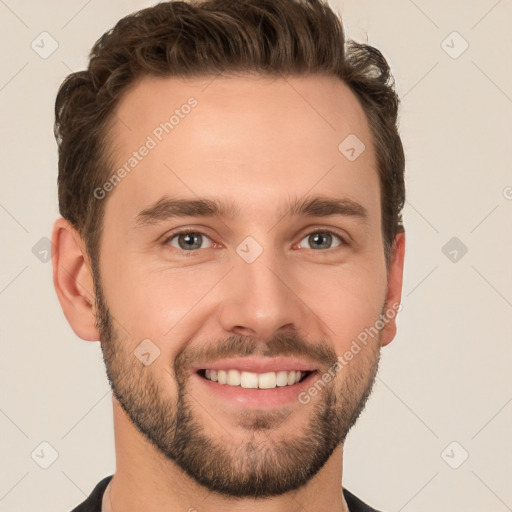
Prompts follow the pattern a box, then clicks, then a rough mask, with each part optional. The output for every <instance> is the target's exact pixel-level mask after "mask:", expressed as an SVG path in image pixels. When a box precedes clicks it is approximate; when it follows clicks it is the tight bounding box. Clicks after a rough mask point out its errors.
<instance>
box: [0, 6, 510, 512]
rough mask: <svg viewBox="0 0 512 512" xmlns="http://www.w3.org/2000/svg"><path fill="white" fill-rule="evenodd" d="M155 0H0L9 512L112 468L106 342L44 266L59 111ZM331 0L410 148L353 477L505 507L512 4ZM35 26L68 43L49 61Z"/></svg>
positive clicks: (377, 495)
mask: <svg viewBox="0 0 512 512" xmlns="http://www.w3.org/2000/svg"><path fill="white" fill-rule="evenodd" d="M151 4H152V3H151V2H143V1H137V0H130V1H121V0H114V1H110V2H99V1H98V0H89V1H83V0H73V1H67V2H57V1H43V2H35V1H32V2H28V1H25V2H23V1H16V0H0V20H1V31H0V40H1V47H2V52H1V57H0V59H1V69H0V105H1V112H2V116H1V127H0V129H1V137H0V140H1V141H2V151H1V169H2V170H1V173H2V174H1V187H0V225H1V228H2V241H3V250H2V251H0V255H1V264H0V273H1V274H0V308H1V309H0V310H1V315H2V317H1V322H0V336H1V356H0V368H1V397H0V429H1V436H0V460H1V461H2V462H1V464H0V468H1V473H0V510H1V511H2V512H15V511H16V512H28V511H33V510H38V511H41V512H46V511H48V512H50V511H58V510H61V511H65V510H70V509H71V508H73V507H74V506H76V505H77V504H78V503H79V502H81V501H82V500H83V499H84V498H85V497H86V496H87V495H88V494H89V493H90V491H91V490H92V488H93V487H94V486H95V485H96V483H97V482H98V481H99V480H100V479H101V478H103V477H104V476H106V475H109V474H112V473H113V472H114V470H115V458H114V444H113V441H114V438H113V424H112V417H111V414H112V403H111V393H110V388H109V386H108V382H107V379H106V376H105V371H104V367H103V363H102V359H101V353H100V347H99V343H91V342H85V341H82V340H80V339H78V338H77V337H76V336H75V334H74V333H73V331H72V330H71V328H70V327H69V325H68V324H67V322H66V320H65V318H64V315H63V314H62V312H61V308H60V305H59V303H58V301H57V297H56V295H55V292H54V289H53V284H52V269H51V263H50V262H49V261H47V262H44V259H45V252H44V251H45V247H47V246H45V243H46V244H47V241H45V240H44V237H48V238H50V236H51V227H52V224H53V221H54V219H55V218H56V217H57V216H58V208H57V188H56V177H57V170H56V169H57V153H56V144H55V141H54V139H53V133H52V129H53V105H54V100H55V95H56V92H57V88H58V86H59V84H60V83H61V81H62V80H63V79H64V77H65V76H66V75H67V74H68V73H70V72H71V71H76V70H79V69H83V68H84V67H85V65H86V62H87V54H88V51H89V49H90V47H91V46H92V44H93V42H94V41H95V40H96V39H97V38H98V37H99V36H100V35H101V34H102V33H103V32H104V31H105V30H107V29H109V28H111V27H112V26H113V24H114V23H115V22H116V21H117V20H118V19H119V18H121V17H122V16H124V15H125V14H128V13H129V12H131V11H134V10H138V9H139V8H142V7H145V6H149V5H151ZM331 5H332V6H333V7H334V8H335V10H337V11H338V12H341V14H342V16H343V20H344V24H345V28H346V31H347V35H348V36H349V37H352V38H354V39H356V40H358V41H362V42H366V41H367V42H369V43H370V44H372V45H374V46H377V47H378V48H379V49H380V50H381V51H382V52H383V53H384V55H385V56H386V58H387V59H388V61H389V62H390V64H391V66H392V70H393V73H394V76H395V78H396V81H397V90H398V92H399V94H400V97H401V98H402V107H401V115H400V119H401V122H400V129H401V133H402V137H403V142H404V146H405V151H406V157H407V168H406V184H407V204H406V207H405V213H404V219H405V224H406V231H407V254H406V265H405V282H404V293H403V310H402V312H401V313H400V314H399V318H398V329H399V332H398V335H397V337H396V339H395V340H394V341H393V342H392V343H391V345H389V346H388V347H387V348H385V349H384V352H383V357H382V365H381V371H380V374H379V376H378V380H377V383H376V387H375V391H374V394H373V395H372V398H371V400H370V402H369V404H368V406H367V409H366V411H365V412H364V413H363V415H362V416H361V418H360V420H359V422H358V424H357V426H356V427H355V428H354V430H353V431H352V432H351V433H350V435H349V438H348V441H347V445H346V449H345V468H344V481H343V483H344V485H345V487H347V488H348V489H350V490H351V491H352V492H354V493H356V494H357V495H360V496H361V497H362V498H363V499H364V500H365V501H367V502H368V503H370V504H372V505H374V506H376V507H377V508H381V509H383V510H386V511H402V510H403V511H406V512H413V511H417V512H423V511H429V512H430V511H432V510H450V511H481V510H485V511H496V512H501V511H506V510H512V487H511V486H510V481H511V476H512V438H511V436H510V433H508V434H506V432H509V430H510V428H509V427H510V424H511V419H512V404H511V401H512V386H511V383H510V371H509V367H510V364H511V355H512V343H511V341H512V340H511V335H510V326H511V319H512V315H511V313H512V270H511V262H512V241H511V238H512V237H511V233H512V229H511V227H512V223H511V220H512V172H511V165H510V160H511V159H510V156H511V151H510V145H511V141H512V137H511V135H512V133H511V132H512V129H511V127H512V116H511V114H512V38H511V37H510V20H511V19H512V3H511V1H510V0H500V1H496V0H478V1H474V2H467V1H462V0H458V1H451V2H444V1H441V0H435V1H429V2H427V1H426V0H423V1H420V0H417V1H415V2H414V1H412V0H393V1H387V2H383V1H382V0H364V1H362V0H357V1H356V0H347V1H344V2H334V1H332V2H331ZM454 31H456V32H457V33H458V34H453V32H454ZM42 32H48V33H49V34H50V35H51V38H53V39H54V40H55V41H56V42H57V43H58V48H57V49H56V51H55V52H54V53H53V54H51V55H49V56H46V55H44V56H46V57H47V58H42V57H41V56H40V54H41V53H42V54H44V53H45V52H49V51H50V50H51V49H52V46H51V45H52V44H55V43H52V40H51V38H50V37H49V36H47V35H42V36H41V35H40V34H41V33H42ZM443 41H444V42H443ZM465 42H467V44H468V45H469V46H468V48H467V50H466V51H464V52H463V53H461V51H462V50H463V49H464V47H465V44H466V43H465ZM31 44H33V45H34V47H35V48H37V52H36V50H35V49H33V48H32V47H31ZM38 52H39V53H38ZM455 57H456V58H455ZM453 237H456V240H452V241H451V242H450V243H449V245H448V246H446V244H447V243H448V242H449V241H450V240H451V239H452V238H453ZM41 239H43V241H41ZM462 244H463V245H464V246H465V247H466V248H467V253H465V254H463V246H462ZM445 246H446V247H445ZM34 247H35V249H33V248H34ZM443 247H445V249H443ZM454 251H455V252H454ZM41 260H43V261H41ZM453 260H455V261H453ZM507 425H509V427H508V428H507ZM42 442H46V443H49V444H50V445H51V447H53V448H50V447H48V446H47V445H42V446H41V443H42ZM453 442H456V444H452V443H453ZM52 450H55V451H56V452H57V454H58V458H57V459H56V460H55V461H54V462H53V463H52V464H51V465H50V466H49V467H48V468H47V469H43V468H42V467H41V466H40V465H41V464H43V465H45V464H49V463H50V462H51V456H52V453H53V452H52ZM466 453H467V454H468V458H467V460H465V461H464V462H463V463H462V464H461V462H462V461H463V459H464V457H465V456H466ZM459 464H460V466H459ZM451 466H453V467H456V466H459V467H458V468H457V469H453V467H451Z"/></svg>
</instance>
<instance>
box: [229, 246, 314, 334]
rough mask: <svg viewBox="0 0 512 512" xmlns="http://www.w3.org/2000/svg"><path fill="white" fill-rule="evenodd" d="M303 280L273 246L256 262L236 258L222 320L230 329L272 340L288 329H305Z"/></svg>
mask: <svg viewBox="0 0 512 512" xmlns="http://www.w3.org/2000/svg"><path fill="white" fill-rule="evenodd" d="M301 294H302V293H301V288H300V284H299V283H297V282H296V280H294V278H293V276H292V273H291V272H290V271H289V270H288V271H287V269H286V261H283V260H281V261H278V259H277V257H276V255H275V253H274V254H273V253H272V252H271V251H270V250H266V251H263V253H262V254H261V255H260V256H259V257H258V258H257V259H256V260H255V261H253V262H252V263H248V262H246V261H244V260H243V259H242V258H235V262H234V268H233V269H232V270H231V272H229V275H228V276H227V278H226V279H225V280H223V288H222V298H221V301H220V312H219V316H220V322H221V325H222V327H223V329H224V330H225V331H226V332H230V333H233V334H237V335H243V336H252V337H255V338H258V339H261V340H268V339H270V338H272V336H274V335H275V334H276V333H278V332H281V331H285V330H302V329H304V328H305V327H304V325H303V324H304V322H305V319H307V318H308V317H310V316H311V315H310V314H309V315H308V314H307V312H308V308H307V306H306V305H305V304H304V302H303V301H302V300H301V298H300V296H301Z"/></svg>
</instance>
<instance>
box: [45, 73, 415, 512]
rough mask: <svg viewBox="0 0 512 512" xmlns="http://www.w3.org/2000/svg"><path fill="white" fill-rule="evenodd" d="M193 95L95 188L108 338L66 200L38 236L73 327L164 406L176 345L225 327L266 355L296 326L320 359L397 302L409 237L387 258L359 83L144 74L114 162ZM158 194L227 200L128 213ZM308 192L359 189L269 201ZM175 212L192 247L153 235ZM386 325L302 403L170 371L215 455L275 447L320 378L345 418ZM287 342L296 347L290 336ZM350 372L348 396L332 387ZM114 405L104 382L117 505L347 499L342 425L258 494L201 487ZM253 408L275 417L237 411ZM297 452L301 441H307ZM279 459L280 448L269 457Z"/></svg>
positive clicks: (307, 505)
mask: <svg viewBox="0 0 512 512" xmlns="http://www.w3.org/2000/svg"><path fill="white" fill-rule="evenodd" d="M191 96H193V97H194V98H196V99H197V101H198V105H197V107H195V108H194V109H193V110H192V111H191V113H190V114H189V115H187V116H186V117H185V118H184V119H181V120H180V123H179V125H178V126H176V127H175V128H174V129H173V131H172V132H171V133H170V134H168V135H166V136H165V137H164V139H163V140H162V142H160V143H159V144H158V145H157V147H156V148H155V149H153V150H152V151H151V152H150V153H149V155H148V156H147V157H145V158H144V159H143V160H142V161H141V162H140V163H138V165H137V166H136V168H134V169H133V170H132V171H131V172H130V174H129V175H127V176H126V177H125V178H124V179H123V180H122V181H121V183H119V184H118V185H117V186H116V187H115V188H114V190H112V191H110V192H108V194H107V196H106V198H105V199H103V200H105V201H107V203H106V210H105V218H104V229H103V232H102V246H101V251H100V261H99V268H100V272H101V293H102V297H101V299H102V300H103V301H104V306H105V308H106V306H107V305H108V314H109V315H110V316H109V318H110V319H111V320H112V322H113V323H112V325H111V327H112V330H113V331H114V332H111V333H110V334H111V335H112V339H111V340H109V339H107V338H106V336H107V332H106V329H105V328H103V329H102V328H101V326H100V327H98V325H97V322H96V320H97V317H96V315H98V316H99V317H101V316H102V314H103V315H105V309H104V310H103V311H101V301H100V307H98V303H97V302H95V300H94V294H95V289H94V281H93V275H92V270H91V262H90V260H89V257H88V255H87V252H86V250H85V244H84V242H83V240H82V238H81V237H80V235H79V233H77V232H76V231H75V230H74V229H73V228H72V226H71V225H70V224H69V223H68V222H67V221H66V220H64V219H62V218H61V219H58V220H57V221H56V222H55V225H54V229H53V238H52V242H53V244H54V246H55V251H54V257H53V266H54V284H55V288H56V291H57V295H58V298H59V301H60V303H61V305H62V308H63V311H64V314H65V316H66V318H67V320H68V322H69V323H70V325H71V327H72V328H73V330H74V332H75V333H76V334H77V335H78V336H79V337H80V338H82V339H84V340H90V341H97V340H99V339H100V338H101V339H102V349H103V352H104V357H105V361H106V365H107V373H108V374H109V379H110V380H111V382H112V380H114V381H117V385H118V389H121V390H125V391H126V393H129V392H130V389H132V390H133V386H141V388H140V389H138V391H141V392H142V391H143V389H142V387H143V386H146V388H145V389H148V388H147V386H151V385H153V386H154V389H152V388H149V389H152V391H154V392H155V395H151V396H148V397H145V399H146V401H144V400H143V399H142V398H141V399H140V404H138V405H140V406H141V407H145V406H146V405H145V404H146V403H148V402H149V403H151V405H152V406H153V407H160V409H159V410H160V412H161V411H164V412H165V411H167V409H163V407H164V405H165V406H169V408H170V409H169V411H168V412H169V414H171V415H172V411H174V410H175V406H176V403H177V400H178V387H179V386H178V381H177V379H178V376H177V374H176V371H175V370H176V363H177V359H178V361H182V359H180V357H179V356H180V354H182V355H183V354H188V355H189V356H190V358H189V359H185V360H186V361H188V362H190V363H191V362H197V361H198V360H199V359H194V357H193V356H194V355H197V356H198V357H199V356H203V355H205V354H206V353H207V352H205V351H206V350H207V349H208V350H210V352H208V353H209V354H216V349H217V347H219V346H220V345H221V343H223V342H225V341H226V340H228V339H231V338H232V339H233V340H236V341H237V342H239V343H240V344H242V343H243V340H248V341H247V343H248V345H247V346H248V347H251V349H254V354H263V353H264V351H265V350H267V351H269V350H270V351H272V350H274V352H271V353H272V355H273V356H277V355H281V354H284V350H285V347H286V344H285V343H281V342H280V340H281V339H282V338H281V337H283V336H284V339H286V337H287V336H290V338H289V339H290V340H293V339H294V338H293V336H294V335H295V336H297V340H296V341H297V345H293V346H297V347H299V346H300V347H303V348H304V350H305V351H306V353H307V354H310V355H311V359H312V360H313V361H315V362H317V363H318V367H319V369H321V370H323V371H325V370H326V369H327V365H326V361H327V359H326V360H320V359H319V358H318V359H315V354H317V352H315V351H314V347H321V348H323V349H324V352H325V353H326V354H330V355H336V356H342V355H343V354H344V353H345V352H346V351H347V350H349V348H350V346H351V343H352V341H353V340H354V339H356V338H357V336H358V334H359V333H361V332H362V331H364V329H365V328H368V327H370V326H372V325H374V324H375V322H376V320H377V319H378V318H379V314H381V313H382V312H383V311H384V310H385V309H386V308H389V307H391V306H390V305H391V304H398V303H399V302H400V299H401V290H402V276H403V262H404V251H405V234H404V233H403V232H402V233H399V234H398V235H397V236H396V238H395V242H394V245H393V252H392V257H391V265H390V268H389V271H387V269H386V266H385V259H384V253H383V241H382V232H381V202H380V192H379V179H378V174H377V167H376V158H375V152H374V147H373V143H372V138H371V134H370V129H369V126H368V123H367V120H366V117H365V115H364V112H363V110H362V108H361V106H360V105H359V103H358V101H357V99H356V97H355V95H354V94H353V93H352V92H351V91H350V89H349V88H348V87H347V86H346V85H345V84H343V83H342V82H341V81H339V80H338V79H335V78H332V77H325V76H317V75H309V76H302V77H287V78H286V79H284V78H279V79H268V78H262V77H254V76H248V75H246V76H238V77H226V76H221V77H217V78H215V80H213V81H212V78H208V79H206V78H204V79H188V80H181V79H177V78H165V79H161V78H159V79H156V78H147V77H146V78H143V79H142V80H140V81H139V82H138V83H136V84H134V86H133V87H132V88H131V89H130V90H129V91H128V92H127V93H126V94H125V95H124V96H123V98H122V99H121V101H120V103H119V105H118V107H117V109H116V116H117V117H116V122H115V123H114V126H113V128H112V133H111V136H112V147H113V148H114V151H115V156H116V163H117V164H118V165H119V166H121V165H122V164H123V163H124V162H125V161H126V160H127V159H128V158H129V157H130V155H131V154H132V152H133V151H134V150H136V149H137V148H139V147H140V146H141V144H143V143H144V141H145V139H146V137H147V135H149V134H151V133H152V131H153V130H154V129H155V127H156V126H158V125H159V124H160V123H161V122H162V121H164V120H166V119H168V117H169V115H170V113H172V112H173V111H174V109H175V108H179V107H180V105H183V104H184V103H186V101H187V99H188V98H189V97H191ZM351 133H353V134H356V135H357V137H358V138H359V139H360V140H361V141H363V142H364V144H365V146H366V149H365V151H363V153H362V154H361V155H360V156H359V157H358V158H357V159H356V160H354V161H352V162H351V161H349V160H348V159H347V158H345V156H343V155H342V154H341V153H340V151H339V150H338V145H339V144H340V142H341V141H343V140H344V139H345V137H347V135H349V134H351ZM116 168H117V167H116ZM164 194H168V195H172V196H179V197H180V198H192V199H193V198H196V196H199V197H208V198H212V199H215V198H223V199H231V200H233V201H235V202H237V203H238V204H239V208H240V212H241V214H240V217H239V218H237V219H234V220H233V219H224V218H219V217H211V218H201V217H197V218H188V217H187V218H175V219H168V220H166V221H163V222H161V223H159V224H154V225H149V226H146V227H144V228H143V229H135V228H134V226H135V219H136V217H137V214H138V213H139V212H140V211H142V210H144V209H145V208H148V207H149V206H151V205H153V204H154V203H155V202H156V201H158V200H159V199H160V198H161V197H162V196H163V195H164ZM308 194H310V195H311V194H315V195H316V194H318V195H324V196H328V197H335V198H350V199H352V200H353V201H357V202H358V203H359V204H361V205H362V206H364V208H366V210H367V211H368V219H367V223H366V224H365V223H363V222H362V221H361V220H360V219H358V218H355V217H347V216H345V217H341V216H330V217H323V218H308V217H282V216H281V215H279V211H280V209H281V208H282V206H283V205H284V204H285V203H286V201H287V200H288V199H289V197H290V196H297V197H303V196H305V195H308ZM184 227H185V228H190V230H191V231H192V230H194V231H195V232H196V233H197V232H200V233H202V234H204V235H205V237H206V238H203V239H202V240H201V241H199V244H201V243H202V245H201V247H202V248H199V249H195V253H194V255H193V256H190V255H183V254H181V252H182V251H181V252H180V250H179V249H178V247H179V245H178V243H177V241H178V238H174V241H173V242H172V245H171V242H167V244H164V243H163V242H164V239H166V238H167V237H168V236H170V235H171V234H172V233H171V232H172V231H173V230H175V229H177V228H184ZM322 228H323V229H331V230H333V231H335V232H336V233H337V234H339V235H340V236H341V237H344V239H345V240H346V242H348V243H347V244H345V243H343V242H341V240H338V239H336V237H334V238H333V239H332V241H331V242H330V243H331V248H328V249H319V248H317V246H315V245H314V244H313V242H312V241H311V239H309V240H308V235H309V234H315V233H318V232H320V233H322V232H323V231H322ZM247 236H251V237H253V238H254V239H255V240H257V242H258V243H259V245H260V246H261V247H262V249H263V252H262V253H261V255H260V256H259V257H258V258H257V259H256V260H255V261H254V262H252V263H250V264H249V263H247V262H246V261H245V260H244V259H242V258H241V257H240V256H239V255H238V254H237V252H236V248H237V247H238V246H239V244H240V243H241V242H242V241H243V240H244V239H245V238H246V237H247ZM320 243H321V242H320ZM339 244H341V245H339ZM97 291H98V290H97ZM102 334H103V336H102ZM395 334H396V323H395V320H394V318H392V319H390V320H389V321H388V322H387V323H386V324H385V326H384V327H383V328H382V330H381V331H380V334H379V336H375V337H373V338H371V339H369V340H368V344H367V346H366V347H365V348H364V349H363V350H362V351H361V353H359V354H357V355H355V356H354V358H353V359H352V360H351V361H350V362H349V363H348V364H347V366H346V367H344V368H343V370H342V371H340V372H338V373H337V374H336V376H335V378H334V379H333V380H332V381H331V383H330V385H329V386H326V387H325V389H324V390H323V391H321V392H319V393H318V394H317V395H316V396H313V397H311V402H310V403H309V404H308V405H303V404H301V403H299V402H298V401H297V402H295V401H294V402H293V403H290V404H289V405H287V406H286V407H282V408H280V409H266V410H265V409H264V410H259V411H250V414H248V415H247V414H246V413H247V411H245V410H244V407H243V406H240V405H239V404H234V403H232V404H229V405H226V402H222V401H221V400H220V399H218V398H217V397H215V396H214V395H208V394H207V393H206V392H205V389H204V386H200V385H198V382H197V380H196V381H194V380H193V379H192V378H189V376H188V374H187V375H184V376H183V379H182V382H183V384H184V386H185V389H186V391H187V393H186V397H187V399H188V405H189V407H190V409H189V411H190V412H191V414H192V415H193V418H194V420H195V421H196V424H198V425H201V426H203V427H204V433H205V434H206V435H207V437H208V438H209V439H210V440H212V441H214V442H216V443H217V444H218V447H219V449H221V448H222V447H224V448H223V449H224V450H225V454H226V457H227V459H226V461H227V462H228V464H229V463H230V461H231V459H233V460H235V459H234V457H235V452H237V453H238V454H240V453H242V454H243V455H247V454H246V453H245V452H244V449H245V447H246V446H247V443H248V442H249V441H251V442H255V443H257V444H259V445H260V446H262V444H261V443H263V445H264V446H265V447H267V448H268V447H270V451H267V456H269V457H270V460H272V454H273V453H278V452H277V451H276V452H273V451H272V450H273V449H275V450H277V449H278V447H279V446H282V443H284V442H285V441H286V440H288V441H296V440H299V439H300V438H301V436H302V437H304V436H305V435H306V434H307V433H308V427H310V426H311V425H312V421H313V420H314V418H316V417H317V415H318V411H319V410H320V408H321V407H322V406H325V405H326V403H327V400H328V397H329V396H331V397H332V396H334V397H336V398H337V401H338V407H340V408H341V409H339V412H343V411H344V412H346V413H347V414H349V415H351V417H352V419H353V420H355V418H356V417H357V414H358V413H359V412H360V410H359V409H360V407H362V406H363V405H364V401H365V399H366V397H367V395H368V393H369V391H370V388H371V385H372V383H373V380H374V378H375V372H376V370H377V364H378V355H379V353H380V349H381V348H382V347H384V346H385V345H387V344H388V343H390V342H391V341H392V340H393V338H394V336H395ZM242 337H244V338H243V340H242ZM148 338H149V339H150V340H152V342H153V343H154V344H155V345H156V346H158V348H159V350H160V356H159V357H158V358H157V359H156V360H155V361H154V362H153V363H152V364H151V365H149V366H143V365H142V364H141V363H140V361H139V360H138V359H136V358H135V357H134V356H133V351H134V350H135V349H136V347H137V346H138V345H139V344H140V342H141V340H144V339H148ZM238 346H241V345H238ZM272 347H273V348H272ZM240 350H241V349H240ZM236 354H238V355H242V352H240V353H238V352H236ZM290 354H292V355H297V357H298V358H301V356H299V355H298V352H294V349H292V350H291V352H290ZM233 355H235V353H233ZM214 359H215V358H214ZM180 364H181V363H180ZM187 364H188V363H183V365H184V366H179V368H182V367H184V368H188V366H187ZM109 367H110V368H109ZM127 368H128V369H129V370H130V371H127ZM130 376H131V377H130ZM130 378H131V379H132V380H130ZM123 379H124V380H123ZM347 390H348V391H350V396H351V397H352V399H351V400H349V399H345V398H344V397H345V395H344V393H345V392H347V393H348V391H347ZM136 396H142V395H140V394H139V395H135V394H134V396H133V400H136ZM157 398H158V399H159V401H157ZM148 407H149V406H148ZM358 407H359V409H358ZM125 409H126V408H123V407H122V405H121V404H120V402H119V400H118V399H117V398H116V396H114V397H113V411H114V429H115V449H116V460H117V468H116V473H115V476H114V478H113V480H112V483H111V486H109V487H110V498H111V500H112V506H113V507H112V508H113V510H114V511H119V510H124V511H125V512H131V511H140V510H189V509H190V508H191V507H194V508H196V509H197V510H199V511H200V510H208V511H209V512H210V511H211V512H216V511H227V510H242V511H244V510H253V511H258V512H263V511H265V512H267V511H268V512H270V511H284V510H286V511H297V512H298V511H299V510H303V509H306V510H308V511H311V512H314V511H320V510H348V509H347V506H346V503H345V501H344V498H343V494H342V487H341V485H340V482H341V479H342V470H343V463H342V455H343V440H344V435H345V434H346V432H338V433H335V434H332V435H337V436H338V437H339V439H338V441H339V442H338V443H337V445H336V446H335V447H334V448H333V450H331V455H330V457H328V460H326V463H325V465H323V467H322V468H321V469H319V470H318V471H317V472H316V473H315V474H314V475H311V476H310V477H309V479H308V480H307V482H305V483H304V485H301V486H300V487H298V488H296V489H293V490H290V491H288V492H284V493H281V494H277V495H274V496H271V497H267V498H265V499H255V497H250V496H247V497H241V498H236V499H235V498H232V497H229V496H227V495H225V494H222V493H217V492H211V491H210V490H209V489H208V488H207V487H205V486H203V485H200V484H199V483H198V482H197V481H196V480H195V479H194V478H193V477H191V476H190V475H188V474H187V473H186V472H184V471H183V469H182V468H181V467H180V465H179V464H176V462H175V461H173V460H172V459H171V458H169V457H168V456H166V455H165V453H163V452H162V450H160V449H158V447H157V446H155V444H154V443H152V442H150V441H149V440H148V439H147V438H146V437H145V436H144V435H143V434H142V433H141V432H140V430H139V429H138V428H137V427H136V426H135V425H134V423H133V421H132V420H131V418H130V415H129V414H128V413H127V411H126V410H125ZM276 411H281V412H278V413H276ZM272 413H273V414H272ZM244 418H245V419H244ZM244 421H245V423H244ZM258 421H259V422H260V426H263V425H265V424H267V426H268V425H271V426H272V430H266V429H263V428H261V429H260V430H258V429H256V430H254V429H253V430H250V429H249V428H247V427H248V425H249V424H252V425H253V426H254V424H257V422H258ZM254 422H256V423H254ZM348 428H349V427H348ZM290 453H292V452H290ZM302 455H303V456H304V457H306V459H307V457H308V455H311V454H308V453H306V454H302ZM205 457H207V455H205ZM251 457H252V458H251ZM260 457H261V456H260V454H259V453H256V454H252V455H250V456H248V457H245V458H244V459H243V460H244V464H245V465H241V466H240V465H239V466H236V467H237V469H238V473H239V474H242V473H243V472H244V471H249V470H250V468H253V467H255V465H257V464H258V463H259V464H265V462H266V461H267V462H268V460H267V459H264V458H260ZM206 460H207V459H206ZM286 462H287V461H286V460H285V459H283V460H282V462H281V464H282V466H281V469H280V470H283V471H284V470H285V469H286ZM233 464H234V462H233ZM233 467H234V466H233ZM262 467H263V466H262ZM269 467H270V466H269ZM273 467H274V470H276V467H277V468H278V469H277V470H279V466H276V465H274V466H273ZM294 467H297V466H294Z"/></svg>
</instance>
